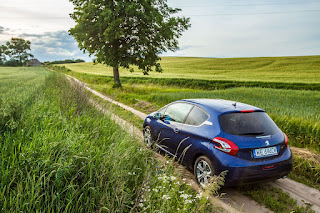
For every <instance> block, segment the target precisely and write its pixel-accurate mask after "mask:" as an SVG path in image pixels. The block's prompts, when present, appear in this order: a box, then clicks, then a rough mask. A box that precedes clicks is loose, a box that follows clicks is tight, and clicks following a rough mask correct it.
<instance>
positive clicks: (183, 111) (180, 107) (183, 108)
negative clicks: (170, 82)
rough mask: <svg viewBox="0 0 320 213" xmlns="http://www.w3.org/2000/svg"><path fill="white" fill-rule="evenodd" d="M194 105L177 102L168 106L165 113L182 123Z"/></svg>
mask: <svg viewBox="0 0 320 213" xmlns="http://www.w3.org/2000/svg"><path fill="white" fill-rule="evenodd" d="M192 107H193V106H192V105H190V104H185V103H176V104H171V105H170V106H168V108H167V110H166V112H165V113H164V114H165V115H168V116H169V117H170V118H171V119H172V121H175V122H179V123H182V121H183V120H184V118H185V117H186V115H187V114H188V113H189V112H190V110H191V108H192Z"/></svg>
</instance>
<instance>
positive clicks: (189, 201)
mask: <svg viewBox="0 0 320 213" xmlns="http://www.w3.org/2000/svg"><path fill="white" fill-rule="evenodd" d="M184 203H185V204H187V203H192V200H185V201H184Z"/></svg>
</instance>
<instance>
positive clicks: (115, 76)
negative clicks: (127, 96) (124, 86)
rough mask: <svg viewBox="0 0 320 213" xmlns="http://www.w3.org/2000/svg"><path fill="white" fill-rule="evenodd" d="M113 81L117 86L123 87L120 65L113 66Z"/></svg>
mask: <svg viewBox="0 0 320 213" xmlns="http://www.w3.org/2000/svg"><path fill="white" fill-rule="evenodd" d="M113 82H114V85H115V86H116V87H121V83H120V76H119V67H113Z"/></svg>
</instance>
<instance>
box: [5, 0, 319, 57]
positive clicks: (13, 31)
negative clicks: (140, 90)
mask: <svg viewBox="0 0 320 213" xmlns="http://www.w3.org/2000/svg"><path fill="white" fill-rule="evenodd" d="M168 4H169V6H172V7H177V8H181V9H182V11H181V12H179V16H185V17H190V23H191V25H192V26H191V28H190V29H189V30H187V31H186V32H184V33H183V36H182V37H181V38H179V46H180V50H178V51H176V52H166V53H163V54H162V56H188V57H217V58H234V57H268V56H302V55H320V0H291V1H290V0H265V1H263V0H224V1H222V0H217V1H216V0H197V1H194V0H168ZM72 12H73V5H72V4H71V3H70V2H69V1H68V0H54V1H53V0H28V1H26V0H0V44H4V43H5V42H6V41H9V40H10V38H11V37H20V38H24V39H27V40H30V41H31V49H32V51H31V53H32V54H33V55H34V56H35V58H37V59H39V60H40V61H53V60H64V59H72V58H74V59H77V58H80V59H84V60H86V61H91V60H92V58H90V57H89V56H88V55H87V54H84V53H83V51H81V50H80V49H79V48H78V44H77V42H76V41H75V40H74V38H73V37H72V36H71V35H69V33H68V30H69V29H70V28H71V27H73V26H74V25H75V23H74V22H73V20H72V19H71V18H70V17H69V14H70V13H72Z"/></svg>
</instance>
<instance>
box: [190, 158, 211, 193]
mask: <svg viewBox="0 0 320 213" xmlns="http://www.w3.org/2000/svg"><path fill="white" fill-rule="evenodd" d="M193 171H194V176H195V177H196V180H197V182H198V183H199V184H200V186H201V187H205V186H206V185H207V184H208V183H209V181H210V180H211V178H212V177H213V176H214V167H213V165H212V163H211V161H210V159H209V158H208V157H206V156H204V155H203V156H200V157H198V158H197V160H196V162H195V164H194V169H193Z"/></svg>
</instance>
